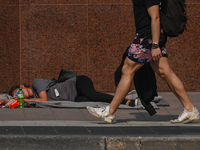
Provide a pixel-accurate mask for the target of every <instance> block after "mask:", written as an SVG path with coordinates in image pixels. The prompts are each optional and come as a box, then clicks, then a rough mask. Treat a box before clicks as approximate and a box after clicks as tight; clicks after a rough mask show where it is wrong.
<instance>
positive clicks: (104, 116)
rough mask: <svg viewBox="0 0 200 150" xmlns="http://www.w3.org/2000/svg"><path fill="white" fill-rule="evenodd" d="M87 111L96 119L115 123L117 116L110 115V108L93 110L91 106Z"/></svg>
mask: <svg viewBox="0 0 200 150" xmlns="http://www.w3.org/2000/svg"><path fill="white" fill-rule="evenodd" d="M87 110H88V111H89V112H90V113H91V114H92V115H93V116H95V117H96V118H98V119H100V120H102V121H104V122H106V123H113V120H114V119H115V115H111V114H110V113H109V111H110V106H107V107H101V108H93V107H90V106H87Z"/></svg>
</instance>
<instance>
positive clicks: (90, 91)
mask: <svg viewBox="0 0 200 150" xmlns="http://www.w3.org/2000/svg"><path fill="white" fill-rule="evenodd" d="M51 82H52V81H51V80H49V79H35V80H34V81H33V83H32V86H31V87H28V86H24V85H16V86H13V87H12V88H11V89H10V92H9V95H11V96H13V97H15V98H16V96H15V94H16V93H17V92H18V91H19V88H20V87H22V90H23V91H24V97H25V100H24V101H25V102H28V101H36V102H40V101H75V102H86V101H87V102H88V101H92V102H107V103H110V102H111V101H112V99H113V95H110V94H105V93H100V92H97V91H96V90H95V89H94V85H93V82H92V80H91V79H90V78H89V77H87V76H75V77H72V78H70V79H68V80H66V81H64V82H60V83H56V84H54V85H53V86H49V85H50V83H51ZM10 100H11V99H3V100H0V107H1V106H2V105H5V104H6V103H8V102H9V101H10ZM136 102H137V100H131V99H130V98H127V97H126V98H125V99H124V100H123V101H122V103H121V104H126V105H129V106H133V107H134V106H135V105H136V104H135V103H136Z"/></svg>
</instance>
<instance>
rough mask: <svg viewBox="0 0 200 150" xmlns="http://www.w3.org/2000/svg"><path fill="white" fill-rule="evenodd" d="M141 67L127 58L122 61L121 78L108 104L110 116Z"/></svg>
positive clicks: (126, 92) (140, 64)
mask: <svg viewBox="0 0 200 150" xmlns="http://www.w3.org/2000/svg"><path fill="white" fill-rule="evenodd" d="M142 66H143V64H142V63H137V62H134V61H132V60H130V59H129V58H126V59H125V61H124V66H123V68H122V77H121V80H120V82H119V84H118V86H117V89H116V92H115V95H114V98H113V100H112V102H111V103H110V105H109V106H110V114H111V115H113V114H114V113H115V111H116V110H117V108H118V107H119V105H120V104H121V102H122V101H123V99H124V98H125V96H126V95H127V94H128V92H129V90H130V88H131V83H132V81H133V77H134V74H135V72H136V71H137V70H138V69H139V68H141V67H142Z"/></svg>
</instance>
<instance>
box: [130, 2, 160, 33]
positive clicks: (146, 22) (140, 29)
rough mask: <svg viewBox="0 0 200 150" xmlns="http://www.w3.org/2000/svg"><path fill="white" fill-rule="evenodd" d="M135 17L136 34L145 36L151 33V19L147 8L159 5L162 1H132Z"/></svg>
mask: <svg viewBox="0 0 200 150" xmlns="http://www.w3.org/2000/svg"><path fill="white" fill-rule="evenodd" d="M132 1H133V10H134V17H135V26H136V32H137V33H140V34H143V33H146V34H149V33H151V17H150V16H149V14H148V11H147V8H149V7H151V6H153V5H159V4H160V0H132Z"/></svg>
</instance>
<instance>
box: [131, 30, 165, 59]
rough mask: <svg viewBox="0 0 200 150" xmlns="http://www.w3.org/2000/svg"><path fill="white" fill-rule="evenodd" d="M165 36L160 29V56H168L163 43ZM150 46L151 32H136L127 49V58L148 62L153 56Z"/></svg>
mask: <svg viewBox="0 0 200 150" xmlns="http://www.w3.org/2000/svg"><path fill="white" fill-rule="evenodd" d="M166 41H167V37H166V36H165V35H164V33H163V31H162V30H161V34H160V42H159V47H160V49H161V53H162V57H168V55H167V50H166V48H165V43H166ZM151 47H152V35H151V34H147V35H145V34H139V33H137V34H136V37H135V39H134V41H133V43H132V44H131V46H130V48H129V51H128V58H129V59H131V60H133V61H135V62H140V63H150V62H151V61H152V60H153V58H152V54H151V50H152V49H151Z"/></svg>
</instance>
